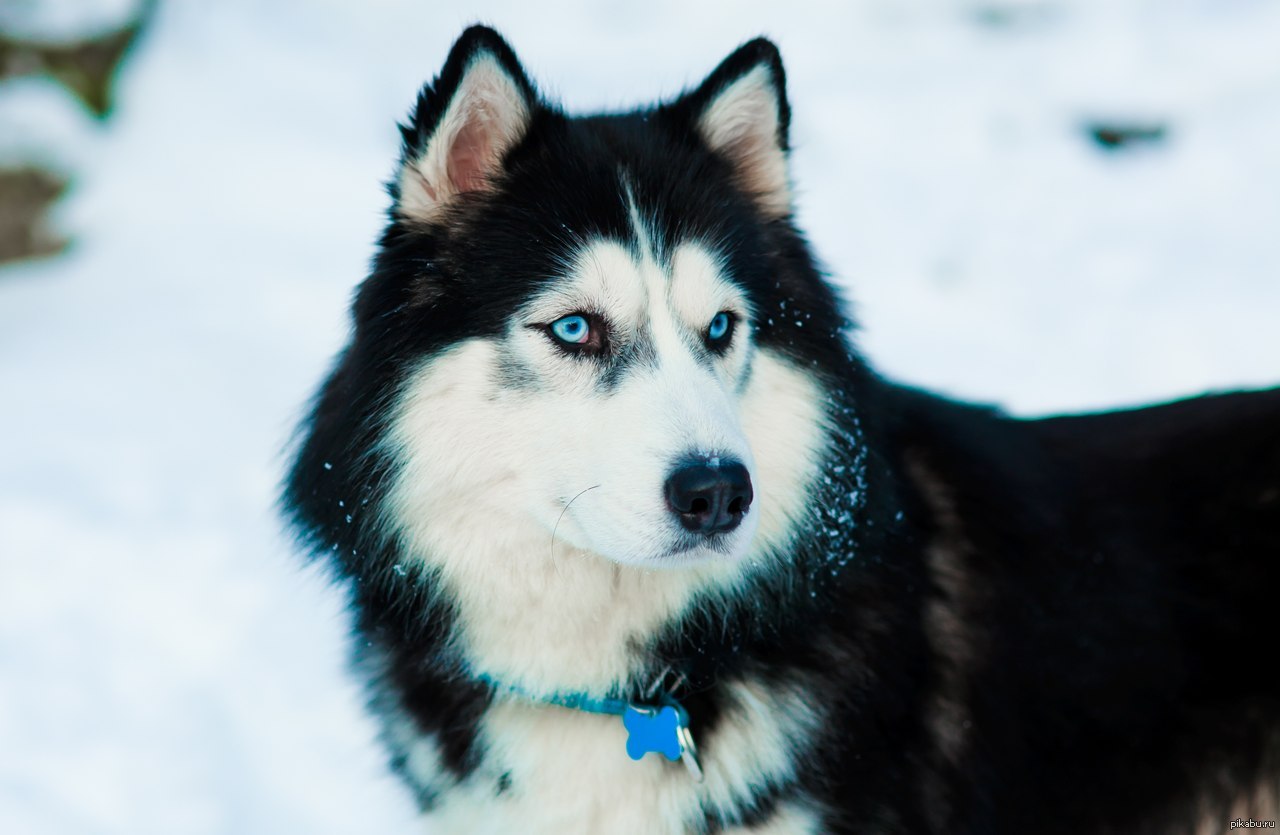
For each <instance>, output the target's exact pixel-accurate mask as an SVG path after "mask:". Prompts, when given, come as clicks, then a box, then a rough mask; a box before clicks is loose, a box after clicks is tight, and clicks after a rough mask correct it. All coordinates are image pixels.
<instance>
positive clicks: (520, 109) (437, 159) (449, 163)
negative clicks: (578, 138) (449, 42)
mask: <svg viewBox="0 0 1280 835" xmlns="http://www.w3.org/2000/svg"><path fill="white" fill-rule="evenodd" d="M536 107H537V94H536V93H535V91H534V89H533V85H532V84H531V83H530V82H529V79H528V77H527V76H526V75H525V73H524V70H523V69H522V68H521V67H520V62H519V61H518V60H517V59H516V56H515V53H514V52H512V50H511V47H510V46H508V45H507V42H506V41H505V40H503V39H502V36H501V35H499V34H498V33H497V32H495V31H494V30H492V29H490V28H489V27H487V26H472V27H470V28H468V29H467V30H466V31H464V32H463V33H462V35H461V36H460V37H459V38H458V40H457V42H456V43H454V45H453V49H451V50H450V51H449V57H448V59H447V60H446V61H445V64H444V69H443V70H441V71H440V75H439V77H437V78H436V80H435V82H434V83H433V84H429V85H427V86H426V87H425V88H423V90H422V93H421V95H420V96H419V97H418V106H417V108H416V109H415V110H414V113H413V118H412V119H411V120H410V122H409V124H407V125H403V126H401V128H400V131H401V135H402V136H403V138H404V147H403V151H402V155H401V163H400V171H399V173H398V175H397V178H396V180H395V182H394V183H393V191H392V195H393V197H394V198H395V204H396V205H395V211H396V213H397V214H399V215H400V216H401V217H404V218H407V219H411V220H419V221H426V222H429V223H430V222H434V221H436V220H438V219H439V218H440V217H441V216H442V214H443V213H444V212H445V210H446V209H448V208H449V207H450V206H451V205H453V204H454V203H455V202H456V201H457V200H458V199H459V198H460V197H462V196H464V195H467V194H473V193H476V192H483V191H486V190H490V189H492V188H493V186H494V184H495V183H496V182H497V181H498V180H499V179H500V178H501V176H502V172H503V161H504V158H505V157H506V155H507V154H508V153H509V152H510V151H511V149H512V148H514V147H515V146H516V144H518V143H519V141H520V140H521V138H523V137H524V135H525V133H526V132H527V131H528V129H529V124H530V122H531V121H532V119H533V114H534V110H535V109H536Z"/></svg>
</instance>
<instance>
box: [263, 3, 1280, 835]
mask: <svg viewBox="0 0 1280 835" xmlns="http://www.w3.org/2000/svg"><path fill="white" fill-rule="evenodd" d="M788 121H789V110H788V105H787V100H786V97H785V94H784V83H783V68H782V64H781V62H780V59H779V55H778V51H777V49H776V48H775V47H774V46H773V44H771V43H770V42H768V41H766V40H755V41H752V42H750V43H747V44H746V45H744V46H742V47H741V48H740V49H738V50H737V51H736V52H734V53H733V54H732V55H730V56H729V57H728V58H727V59H726V60H725V61H724V62H723V63H722V64H721V65H720V66H719V67H718V68H716V69H715V71H714V72H712V73H711V75H710V76H709V77H708V78H707V79H706V80H705V81H704V82H703V83H702V84H700V85H699V86H697V87H696V88H695V89H693V90H691V91H690V92H688V93H686V94H684V95H681V96H679V97H677V98H675V99H673V100H671V101H668V102H665V103H662V104H659V105H657V106H654V107H651V108H646V109H641V110H636V111H633V112H628V113H616V114H605V115H592V116H582V117H570V116H568V115H566V114H565V113H564V112H563V111H562V110H561V109H560V108H559V107H557V106H556V105H555V104H553V103H550V102H548V101H547V100H546V99H544V98H542V97H540V96H539V94H538V93H537V92H536V90H535V89H534V87H533V85H532V84H531V83H530V81H529V79H528V78H527V77H526V75H525V73H524V71H523V70H522V69H521V66H520V64H519V62H518V61H517V59H516V57H515V55H514V54H513V53H512V50H511V49H510V47H509V46H508V45H507V44H506V43H505V42H504V41H503V40H502V38H501V37H499V36H498V35H497V34H496V33H495V32H493V31H492V30H490V29H487V28H483V27H475V28H471V29H468V30H467V31H466V32H464V33H463V34H462V36H461V38H460V39H459V40H458V42H457V44H456V45H455V46H454V47H453V50H452V52H451V53H450V54H449V57H448V59H447V61H446V62H445V65H444V69H443V70H442V71H441V73H440V75H439V77H438V78H437V79H436V80H435V81H434V82H433V83H432V84H430V85H429V86H427V87H426V88H425V89H424V90H423V92H422V94H421V97H420V98H419V100H418V103H417V107H416V109H415V110H414V112H413V115H412V118H411V119H410V121H409V123H408V124H407V125H405V126H404V127H403V129H402V130H403V137H404V146H403V155H402V158H401V160H400V164H399V168H398V170H397V173H396V174H395V176H394V179H393V180H392V182H391V184H390V192H391V198H392V208H391V210H390V216H389V221H388V224H387V227H386V231H385V232H384V233H383V235H382V238H381V241H380V243H379V247H378V251H377V257H376V260H375V262H374V264H373V267H372V271H371V274H370V275H369V277H368V278H367V279H366V280H365V281H364V283H363V284H362V285H361V286H360V288H359V292H358V293H357V296H356V299H355V303H354V311H353V316H354V332H353V336H352V339H351V342H350V344H349V345H348V346H347V348H346V349H345V350H344V351H343V353H342V354H341V355H340V357H339V359H338V361H337V364H336V366H335V368H334V370H333V372H332V374H331V376H330V377H329V379H328V381H327V382H326V383H325V384H324V386H323V388H322V389H321V390H320V392H319V395H318V397H317V399H316V402H315V405H314V409H313V411H312V412H311V414H310V416H309V418H308V419H307V420H306V422H305V424H304V426H303V427H302V436H303V439H302V441H301V444H300V448H299V451H298V455H297V460H296V463H295V464H294V466H293V469H292V472H291V474H290V476H289V478H288V481H287V486H286V490H285V499H284V502H285V506H286V508H287V511H288V514H289V516H290V518H291V520H292V522H293V524H294V526H295V529H296V530H297V531H298V534H299V537H300V539H301V540H302V542H303V544H304V545H305V547H306V548H307V549H308V550H309V551H311V552H313V553H315V554H316V555H318V556H320V557H322V558H323V559H325V560H326V561H328V562H329V563H330V564H331V565H332V566H333V568H334V569H335V570H336V572H337V573H338V575H339V576H340V577H341V578H342V579H343V580H344V582H345V583H346V585H347V587H348V588H349V589H350V596H351V605H352V607H353V610H354V613H355V618H356V628H357V639H356V641H355V653H354V656H355V661H354V663H355V667H356V669H357V671H358V672H359V674H360V675H361V676H362V677H363V678H364V679H365V680H366V681H367V683H368V687H369V699H370V705H371V709H372V710H373V712H374V713H375V714H376V715H377V717H378V719H379V720H380V722H381V727H382V729H383V730H382V733H383V738H384V741H385V744H386V746H387V747H388V749H389V751H390V757H391V763H392V765H393V767H394V769H395V770H396V771H397V772H398V773H399V774H401V775H402V776H403V778H404V780H405V781H406V782H407V783H408V785H409V786H410V787H412V790H413V791H414V792H415V794H416V797H417V799H418V801H419V803H420V804H421V808H422V810H423V815H424V819H425V821H426V823H425V830H426V831H427V832H432V833H456V832H461V833H551V832H554V833H591V834H592V835H600V834H601V833H643V834H644V835H662V834H663V833H739V834H741V833H757V835H765V833H768V835H784V834H785V835H798V834H799V833H860V834H862V835H866V834H867V833H880V834H881V835H886V834H887V833H915V832H932V833H949V835H959V833H975V834H976V833H1014V832H1046V833H1072V835H1076V834H1077V833H1101V832H1107V833H1110V832H1114V833H1149V834H1151V835H1155V834H1156V833H1158V834H1159V835H1167V833H1198V832H1214V833H1216V832H1224V831H1227V830H1228V828H1229V827H1230V824H1231V822H1232V820H1233V819H1240V820H1243V819H1244V818H1252V819H1254V820H1255V821H1265V820H1268V819H1275V818H1276V817H1277V805H1276V803H1277V795H1278V793H1280V792H1278V787H1280V783H1278V782H1277V781H1278V780H1280V675H1278V674H1277V663H1276V640H1275V639H1276V619H1275V608H1274V607H1275V605H1276V595H1277V590H1276V585H1277V582H1278V581H1280V391H1270V392H1258V393H1237V394H1226V395H1219V396H1212V397H1203V398H1198V399H1194V400H1189V401H1185V402H1180V403H1174V404H1170V405H1164V406H1158V407H1154V408H1149V409H1142V410H1136V411H1129V412H1117V413H1110V414H1098V415H1092V416H1082V417H1059V418H1052V419H1046V420H1031V421H1027V420H1014V419H1012V418H1009V417H1007V416H1005V415H1002V414H1001V413H1000V412H998V411H996V410H994V409H991V408H985V407H979V406H973V405H966V404H963V403H957V402H953V401H950V400H945V399H942V398H939V397H936V396H933V395H930V394H927V393H923V392H920V391H915V390H911V389H908V388H903V387H899V386H897V385H894V384H891V383H889V382H886V381H885V380H883V379H881V378H880V377H878V376H877V375H876V374H875V373H874V372H873V371H871V370H870V369H869V367H868V366H867V364H866V363H865V362H863V361H862V360H861V359H860V358H859V356H858V355H857V353H856V351H855V350H854V349H853V348H851V342H850V324H849V322H848V321H847V319H846V318H845V316H844V314H843V312H842V306H841V304H840V302H839V300H838V299H837V296H836V294H835V292H834V291H833V290H832V288H831V287H830V286H829V285H828V284H827V283H826V281H825V280H824V279H823V277H822V276H821V274H820V272H819V269H818V268H817V267H816V265H815V260H814V257H813V255H812V254H811V252H810V250H809V247H808V246H807V244H806V243H805V240H804V238H803V236H802V235H801V233H800V232H799V231H798V230H797V229H796V227H795V225H794V224H793V221H792V195H791V191H790V188H789V179H788V169H787V165H788V163H787V155H788V149H787V128H788ZM1237 823H1239V820H1237Z"/></svg>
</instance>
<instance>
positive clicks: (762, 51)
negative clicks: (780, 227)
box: [674, 38, 791, 217]
mask: <svg viewBox="0 0 1280 835" xmlns="http://www.w3.org/2000/svg"><path fill="white" fill-rule="evenodd" d="M674 109H676V110H683V111H685V113H687V114H688V116H689V118H690V120H691V124H692V127H693V129H694V130H695V131H696V132H697V134H698V136H699V137H700V138H701V139H702V141H703V142H704V143H706V145H707V147H709V148H710V149H711V150H712V151H714V152H716V153H717V154H719V155H721V156H722V157H724V158H725V159H726V160H728V162H729V163H730V165H732V166H733V170H734V173H735V175H736V178H737V180H738V184H739V185H740V186H741V187H742V188H743V189H744V190H745V191H746V192H747V193H748V194H750V195H751V196H752V197H753V198H754V199H755V200H756V202H757V204H758V205H759V206H760V208H761V209H763V210H764V211H765V212H766V213H768V214H769V215H770V216H772V217H782V216H784V215H786V214H788V213H789V212H790V211H791V182H790V178H789V176H788V172H787V130H788V127H789V125H790V122H791V108H790V106H789V105H788V104H787V93H786V75H785V73H784V72H783V69H782V56H781V55H780V54H779V53H778V48H777V47H776V46H774V45H773V42H772V41H769V40H766V39H765V38H756V39H755V40H753V41H749V42H748V43H745V44H743V45H742V46H740V47H739V48H738V49H737V50H736V51H735V52H734V53H733V54H732V55H730V56H729V57H728V58H726V59H724V61H722V62H721V63H720V66H718V67H716V69H715V70H714V71H713V72H712V73H711V75H709V76H708V77H707V80H706V81H704V82H702V84H701V85H699V87H698V88H697V89H696V90H694V91H693V92H692V93H689V94H688V95H686V96H685V97H684V98H682V99H680V100H679V101H677V102H676V103H675V105H674Z"/></svg>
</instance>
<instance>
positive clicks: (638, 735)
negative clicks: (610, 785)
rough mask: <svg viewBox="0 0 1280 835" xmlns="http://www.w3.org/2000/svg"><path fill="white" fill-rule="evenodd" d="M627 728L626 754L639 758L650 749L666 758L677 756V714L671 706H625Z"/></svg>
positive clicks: (678, 755) (678, 729)
mask: <svg viewBox="0 0 1280 835" xmlns="http://www.w3.org/2000/svg"><path fill="white" fill-rule="evenodd" d="M622 726H623V727H624V728H626V729H627V756H629V757H631V759H633V760H638V759H640V758H641V757H643V756H644V755H645V754H647V753H649V752H650V751H654V752H656V753H659V754H662V755H663V756H664V757H666V758H667V759H669V760H672V761H675V760H678V759H680V754H681V753H682V752H683V749H682V746H681V745H680V715H679V714H678V713H677V712H676V709H675V708H674V707H671V706H667V707H661V708H658V709H657V710H653V709H647V710H646V709H640V708H636V707H628V708H627V712H626V713H624V714H622Z"/></svg>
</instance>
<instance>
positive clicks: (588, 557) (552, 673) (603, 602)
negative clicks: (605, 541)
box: [424, 525, 746, 696]
mask: <svg viewBox="0 0 1280 835" xmlns="http://www.w3.org/2000/svg"><path fill="white" fill-rule="evenodd" d="M505 530H506V531H507V533H508V536H505V537H503V538H502V541H501V542H498V541H484V542H481V541H476V540H474V539H473V540H472V541H471V543H470V545H471V547H470V548H468V549H467V553H466V554H465V555H460V554H455V555H452V556H449V557H431V558H426V559H424V562H426V563H427V564H428V565H432V567H434V568H435V569H436V571H435V572H434V574H435V577H436V582H438V583H440V584H441V588H440V591H441V592H442V593H443V594H444V596H445V597H446V598H447V599H448V600H450V601H452V602H453V604H454V608H455V612H456V619H455V621H454V633H453V635H452V636H451V638H452V640H451V644H452V649H453V650H454V651H455V652H456V653H457V655H458V656H459V657H460V658H461V660H462V661H463V663H464V664H465V666H466V667H467V668H469V669H470V670H471V671H472V672H473V673H475V674H477V675H482V676H487V677H490V678H492V679H493V680H496V681H501V682H504V683H506V684H507V685H509V686H512V687H518V688H520V689H521V690H522V691H525V692H528V693H531V694H535V695H539V696H550V695H552V694H556V693H564V692H583V693H591V694H595V695H604V694H608V693H630V692H633V691H634V690H636V689H637V688H639V687H643V686H644V684H646V683H648V682H649V681H650V680H651V679H652V677H653V676H654V675H655V674H656V673H657V672H658V670H659V669H660V668H661V667H662V666H663V664H662V663H661V662H660V661H659V660H657V659H654V658H652V657H651V656H650V654H649V653H650V649H651V646H652V644H653V639H654V637H655V636H656V634H657V633H658V632H659V631H660V630H661V628H662V627H663V626H664V625H665V624H667V623H669V622H671V621H673V620H675V619H677V618H679V617H680V616H681V615H682V614H684V613H686V612H687V611H688V610H689V607H690V606H691V605H694V604H695V600H696V599H697V598H698V596H699V594H700V593H703V592H711V593H713V594H714V593H715V592H716V591H718V590H722V589H725V588H728V587H730V586H732V584H733V583H734V582H735V581H736V580H737V579H738V578H739V577H741V575H742V574H743V572H744V571H745V570H746V569H745V564H744V563H742V562H732V563H729V562H723V563H706V564H703V565H696V566H687V567H683V568H675V569H662V570H659V569H644V568H638V567H634V566H624V565H619V564H617V563H614V562H611V561H609V560H607V559H606V558H604V557H602V556H600V555H598V554H595V553H592V552H590V551H585V550H580V549H575V548H570V547H567V546H565V545H564V544H563V543H561V544H559V545H557V547H556V548H555V549H554V551H552V550H551V549H549V548H548V547H547V541H546V534H545V532H544V531H542V530H541V529H540V528H536V527H535V526H532V525H530V526H527V530H526V531H525V534H526V535H525V536H524V537H513V536H511V535H510V534H511V533H512V532H513V528H512V527H507V528H506V529H505ZM430 553H433V554H439V553H440V551H438V550H436V549H434V548H433V549H432V551H431V552H430ZM655 667H656V668H657V669H655Z"/></svg>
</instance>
